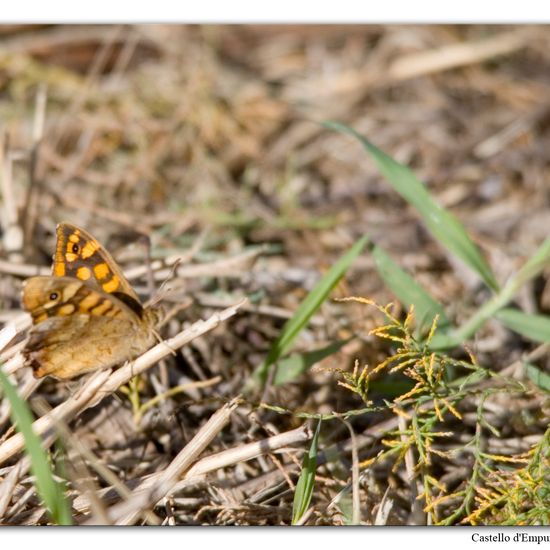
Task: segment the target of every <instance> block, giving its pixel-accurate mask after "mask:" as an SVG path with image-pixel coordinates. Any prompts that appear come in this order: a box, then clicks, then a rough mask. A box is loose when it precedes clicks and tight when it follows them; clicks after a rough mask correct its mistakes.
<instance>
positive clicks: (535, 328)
mask: <svg viewBox="0 0 550 550" xmlns="http://www.w3.org/2000/svg"><path fill="white" fill-rule="evenodd" d="M495 317H496V318H497V319H498V320H499V321H500V322H501V323H502V324H503V325H504V326H505V327H507V328H509V329H510V330H513V331H514V332H517V333H518V334H521V335H522V336H525V337H526V338H528V339H530V340H534V341H535V342H542V343H544V342H550V317H548V316H547V315H535V314H532V313H524V312H523V311H520V310H519V309H515V308H504V309H501V310H500V311H499V312H498V313H497V314H496V316H495Z"/></svg>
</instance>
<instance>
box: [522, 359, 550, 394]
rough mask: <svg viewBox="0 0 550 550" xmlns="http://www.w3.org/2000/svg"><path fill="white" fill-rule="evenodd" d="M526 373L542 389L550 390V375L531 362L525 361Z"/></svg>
mask: <svg viewBox="0 0 550 550" xmlns="http://www.w3.org/2000/svg"><path fill="white" fill-rule="evenodd" d="M523 366H524V367H525V373H526V374H527V377H528V378H529V380H531V382H533V384H536V385H537V386H538V387H539V388H540V389H541V390H544V391H547V392H550V375H548V374H546V373H545V372H544V371H542V370H540V369H539V368H538V367H535V365H531V363H524V364H523Z"/></svg>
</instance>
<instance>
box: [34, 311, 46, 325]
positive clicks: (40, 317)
mask: <svg viewBox="0 0 550 550" xmlns="http://www.w3.org/2000/svg"><path fill="white" fill-rule="evenodd" d="M47 318H48V314H47V313H41V314H40V315H37V316H36V317H34V316H33V318H32V321H33V323H34V324H35V325H37V324H38V323H41V322H42V321H45V320H46V319H47Z"/></svg>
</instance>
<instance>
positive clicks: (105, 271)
mask: <svg viewBox="0 0 550 550" xmlns="http://www.w3.org/2000/svg"><path fill="white" fill-rule="evenodd" d="M110 272H111V270H110V269H109V266H108V265H107V264H106V263H105V262H103V263H100V264H97V265H95V266H94V275H95V276H96V279H99V280H100V281H101V279H105V277H107V275H109V273H110Z"/></svg>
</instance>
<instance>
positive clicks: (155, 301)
mask: <svg viewBox="0 0 550 550" xmlns="http://www.w3.org/2000/svg"><path fill="white" fill-rule="evenodd" d="M180 263H181V258H178V259H177V260H176V261H175V262H174V263H173V264H172V267H171V269H170V274H169V275H168V277H166V279H164V281H163V282H162V284H161V285H160V287H159V289H158V290H157V292H156V294H155V296H153V298H152V299H151V303H150V306H151V307H153V306H155V305H156V304H158V303H159V302H160V301H162V299H163V298H164V296H166V293H167V289H166V285H167V284H168V283H169V282H170V281H171V280H172V279H175V277H176V270H177V269H178V266H179V264H180Z"/></svg>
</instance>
